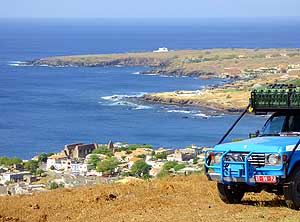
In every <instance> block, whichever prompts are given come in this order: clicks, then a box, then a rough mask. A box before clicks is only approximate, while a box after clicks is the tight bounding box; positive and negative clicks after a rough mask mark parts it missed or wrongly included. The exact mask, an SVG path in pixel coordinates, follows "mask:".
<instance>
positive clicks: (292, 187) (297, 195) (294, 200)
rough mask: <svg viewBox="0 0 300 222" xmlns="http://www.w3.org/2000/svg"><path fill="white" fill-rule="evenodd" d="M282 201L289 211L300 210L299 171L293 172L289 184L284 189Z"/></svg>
mask: <svg viewBox="0 0 300 222" xmlns="http://www.w3.org/2000/svg"><path fill="white" fill-rule="evenodd" d="M284 199H285V202H286V204H287V206H288V207H289V208H291V209H295V210H299V209H300V170H296V171H294V173H293V174H292V176H291V179H290V181H289V183H287V184H286V185H285V187H284Z"/></svg>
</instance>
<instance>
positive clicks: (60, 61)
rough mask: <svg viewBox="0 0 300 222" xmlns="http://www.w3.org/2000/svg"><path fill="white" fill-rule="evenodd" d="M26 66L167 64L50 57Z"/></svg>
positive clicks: (153, 60)
mask: <svg viewBox="0 0 300 222" xmlns="http://www.w3.org/2000/svg"><path fill="white" fill-rule="evenodd" d="M26 64H27V65H35V66H42V65H48V66H86V67H96V66H116V65H123V66H153V67H164V66H166V65H168V64H169V61H168V60H165V59H157V58H136V57H125V58H118V59H107V60H104V59H97V58H93V57H92V58H89V59H86V58H84V57H82V58H81V57H78V58H77V57H73V58H72V57H66V58H63V57H50V58H44V59H36V60H33V61H28V62H26Z"/></svg>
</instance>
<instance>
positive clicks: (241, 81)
mask: <svg viewBox="0 0 300 222" xmlns="http://www.w3.org/2000/svg"><path fill="white" fill-rule="evenodd" d="M299 61H300V49H298V48H296V49H292V48H290V49H283V48H281V49H279V48H276V49H243V48H238V49H199V50H178V51H168V52H160V53H155V52H136V53H122V54H94V55H75V56H58V57H48V58H41V59H36V60H33V61H29V62H26V63H25V64H26V65H33V66H34V65H39V66H45V65H48V66H86V67H97V66H147V67H149V69H148V70H145V71H141V72H139V74H142V75H143V74H156V75H165V76H174V77H193V78H203V79H211V78H221V79H229V80H231V81H230V83H224V84H222V85H217V86H213V87H210V88H205V89H201V90H196V91H189V90H180V89H178V90H177V91H174V92H157V93H149V94H145V95H144V96H142V97H140V98H138V100H140V101H141V102H145V103H152V104H167V105H179V106H197V107H205V108H209V109H214V110H217V111H220V112H227V113H238V112H241V111H242V110H244V108H245V107H247V105H248V99H249V96H250V92H251V90H252V89H254V88H257V87H260V86H262V85H266V84H274V83H279V82H283V83H285V82H287V81H293V80H296V79H298V78H299V76H300V64H299V63H300V62H299Z"/></svg>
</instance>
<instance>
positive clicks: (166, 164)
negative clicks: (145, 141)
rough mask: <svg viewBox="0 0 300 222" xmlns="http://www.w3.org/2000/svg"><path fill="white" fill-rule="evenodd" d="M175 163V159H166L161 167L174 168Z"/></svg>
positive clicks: (164, 168) (165, 168)
mask: <svg viewBox="0 0 300 222" xmlns="http://www.w3.org/2000/svg"><path fill="white" fill-rule="evenodd" d="M177 164H178V163H177V162H176V161H168V162H166V163H165V164H164V165H163V167H162V169H163V170H167V171H169V170H170V169H172V168H174V167H175V166H176V165H177Z"/></svg>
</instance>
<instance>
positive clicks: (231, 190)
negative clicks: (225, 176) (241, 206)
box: [217, 183, 245, 204]
mask: <svg viewBox="0 0 300 222" xmlns="http://www.w3.org/2000/svg"><path fill="white" fill-rule="evenodd" d="M217 188H218V191H219V196H220V198H221V200H222V201H223V202H225V203H227V204H238V203H241V201H242V198H243V196H244V194H245V192H244V191H242V190H241V189H239V187H238V186H234V185H225V184H223V183H218V184H217Z"/></svg>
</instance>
